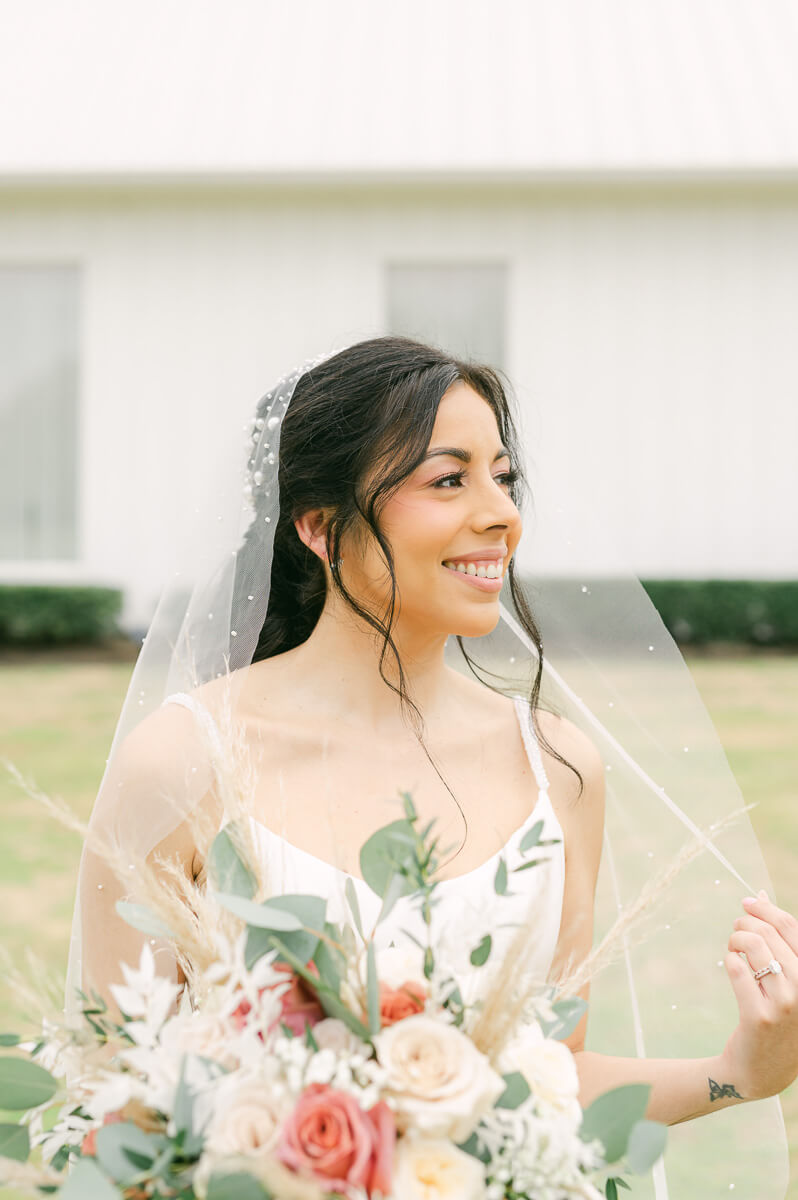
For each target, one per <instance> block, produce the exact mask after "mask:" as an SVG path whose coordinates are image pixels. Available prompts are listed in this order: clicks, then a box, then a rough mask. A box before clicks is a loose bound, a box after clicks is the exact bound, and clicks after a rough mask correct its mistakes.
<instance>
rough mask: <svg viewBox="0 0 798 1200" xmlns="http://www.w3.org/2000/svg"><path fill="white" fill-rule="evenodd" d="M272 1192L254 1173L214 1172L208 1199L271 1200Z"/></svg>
mask: <svg viewBox="0 0 798 1200" xmlns="http://www.w3.org/2000/svg"><path fill="white" fill-rule="evenodd" d="M270 1194H271V1193H269V1192H267V1191H265V1190H264V1188H263V1187H262V1185H261V1184H260V1183H259V1182H258V1180H257V1179H256V1178H255V1176H254V1175H247V1174H245V1173H244V1172H239V1173H236V1174H234V1175H222V1174H214V1175H211V1177H210V1180H209V1182H208V1191H207V1200H269V1197H270Z"/></svg>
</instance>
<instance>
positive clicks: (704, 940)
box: [66, 339, 788, 1200]
mask: <svg viewBox="0 0 798 1200" xmlns="http://www.w3.org/2000/svg"><path fill="white" fill-rule="evenodd" d="M361 345H366V346H367V345H368V343H365V344H361ZM371 345H372V346H373V350H374V354H375V363H377V362H378V361H381V362H382V363H383V364H384V365H383V369H384V370H391V369H394V370H395V368H391V366H390V355H389V354H388V353H387V350H388V349H389V345H388V341H387V340H386V339H373V341H372V343H371ZM415 345H417V346H418V351H417V355H418V360H417V369H419V370H423V369H424V362H425V357H424V356H425V348H424V347H422V346H420V345H419V344H417V343H415ZM378 351H379V353H378ZM346 353H347V350H346V349H344V350H340V351H335V352H333V353H329V354H322V355H320V356H319V357H318V358H315V359H313V360H310V361H307V362H305V363H303V364H302V365H301V366H298V367H296V368H295V369H294V370H293V371H291V372H289V373H288V374H286V375H284V376H283V377H282V378H281V379H279V380H278V381H277V382H276V383H275V384H274V385H273V386H272V387H271V389H270V390H269V391H268V392H267V393H266V394H265V396H264V397H263V398H262V400H261V401H260V403H259V404H258V406H257V412H256V414H255V416H254V419H253V422H252V424H251V425H249V426H247V428H246V429H245V430H243V431H240V430H237V431H236V433H237V435H238V437H237V440H236V442H235V445H233V444H231V445H230V446H229V447H228V448H227V452H225V449H224V448H223V447H217V448H216V456H215V461H214V464H213V465H211V464H208V465H207V468H205V469H207V473H208V489H207V495H208V501H207V505H206V507H205V509H204V511H201V512H197V513H196V514H194V516H195V527H194V530H193V535H190V534H187V536H186V538H185V539H184V541H183V543H182V544H181V546H180V547H176V551H175V563H174V573H173V575H172V577H171V578H170V579H169V580H167V581H166V582H165V586H164V589H163V593H162V596H161V599H160V602H159V604H158V607H157V610H156V612H155V615H154V617H153V620H152V624H151V627H150V629H149V632H148V633H147V636H146V638H145V640H144V643H143V645H142V648H141V652H140V654H139V657H138V661H137V663H136V666H135V669H134V671H133V675H132V678H131V682H130V686H129V688H128V692H127V696H126V698H125V702H124V705H123V708H122V711H121V715H120V718H119V722H118V725H117V729H116V733H115V736H114V740H113V744H112V746H111V750H110V754H109V760H108V765H107V769H106V772H105V775H104V778H103V781H102V785H101V788H100V791H99V794H98V797H97V800H96V803H95V808H94V812H93V815H92V819H91V821H92V826H93V827H94V828H95V829H99V830H101V831H102V833H103V835H104V836H105V837H107V838H111V839H113V840H114V841H115V843H116V844H118V845H119V846H120V847H122V848H124V847H129V848H130V849H131V850H135V852H136V853H138V854H146V853H148V852H149V851H150V850H151V849H152V848H153V847H155V846H156V845H158V844H159V843H161V842H162V841H163V840H164V839H167V838H169V836H170V835H172V834H173V833H174V831H175V829H176V828H177V826H179V824H180V822H181V821H183V820H184V819H185V817H186V816H187V815H188V813H189V812H190V811H191V810H192V808H193V807H194V806H195V805H196V804H198V803H199V801H200V800H201V798H202V797H203V796H204V795H205V794H206V793H207V791H208V788H209V785H210V779H211V774H212V772H213V770H214V764H213V763H212V762H209V759H208V753H207V747H204V746H203V745H202V744H201V740H200V739H199V737H198V739H197V743H196V746H192V745H191V743H190V741H189V742H187V741H186V739H185V737H181V738H180V739H179V744H180V752H179V754H178V753H177V752H176V751H175V752H174V753H172V750H173V747H172V746H170V744H169V743H170V739H169V733H168V725H164V724H163V723H161V728H162V729H163V730H165V732H164V734H163V736H162V738H161V740H160V743H159V744H157V745H156V746H153V744H152V739H150V738H147V737H146V735H145V733H144V732H143V731H145V730H147V729H148V728H152V724H153V715H154V714H155V713H156V711H157V710H159V709H160V706H161V705H162V702H163V700H164V699H165V698H166V697H167V696H169V695H171V694H173V693H176V692H189V693H190V692H192V690H194V689H195V688H197V687H198V686H199V685H202V684H204V683H206V682H207V681H210V680H214V679H222V678H223V679H225V680H226V681H227V688H226V692H225V694H226V696H227V699H228V701H229V703H230V704H231V706H232V708H233V709H234V708H235V699H236V695H237V692H238V690H239V689H240V688H241V687H242V686H243V681H244V679H245V678H246V674H247V668H248V667H249V665H250V664H251V662H252V661H253V655H255V653H256V647H257V644H258V639H259V636H260V633H261V629H262V627H263V623H264V619H265V617H266V612H267V609H268V605H269V594H270V582H271V568H272V556H273V547H274V537H275V531H276V529H277V525H278V520H279V516H280V494H279V476H278V468H279V465H280V434H281V425H282V421H283V419H284V416H285V413H286V411H287V409H288V407H289V405H290V403H291V399H292V396H293V394H294V391H295V389H298V388H304V387H320V388H322V389H323V387H324V379H325V372H326V371H327V370H330V369H332V368H333V367H335V366H336V364H340V359H339V356H340V355H345V354H346ZM437 357H440V355H439V352H438V351H434V352H431V358H430V361H432V360H433V359H435V360H436V361H437ZM508 390H509V389H508ZM175 452H176V454H179V448H178V447H176V450H175ZM179 469H181V470H192V471H195V470H199V469H203V464H197V463H191V464H189V463H187V462H184V463H183V464H182V465H181V466H180V468H179ZM529 482H530V487H531V494H532V498H533V503H532V505H530V506H528V507H527V509H526V511H524V513H523V516H524V534H523V537H522V540H521V543H520V545H519V547H518V550H517V551H516V554H515V579H516V586H517V587H518V589H519V591H520V592H521V593H522V594H523V597H524V599H525V600H526V602H527V604H528V606H529V609H530V610H531V612H532V614H533V616H534V619H535V623H536V625H537V627H538V629H539V630H540V633H541V635H542V641H543V646H544V655H543V660H542V676H541V680H540V703H541V705H542V706H543V707H544V708H549V709H552V710H554V711H556V712H558V713H561V714H563V715H564V716H566V717H567V718H569V719H570V720H571V721H573V722H574V723H575V724H576V725H577V726H579V727H580V728H581V729H582V730H583V731H584V732H585V733H586V734H587V735H588V736H589V737H590V738H591V739H592V740H593V742H594V743H595V745H596V746H597V748H598V750H599V752H600V754H601V758H602V761H603V763H604V766H605V771H606V784H607V788H606V797H607V799H606V827H605V839H604V847H603V852H602V860H601V867H600V872H599V879H598V887H597V895H596V906H595V940H596V941H598V940H599V939H600V938H601V937H602V936H603V934H604V933H605V932H606V931H607V929H608V928H609V927H610V926H611V925H612V923H613V921H614V920H615V918H616V915H617V913H618V911H619V910H620V908H622V907H623V906H624V905H626V904H628V903H629V902H630V901H632V900H633V899H634V898H635V897H636V896H638V895H639V893H640V892H641V889H642V888H643V887H644V885H645V884H646V883H647V881H649V880H650V879H651V878H652V877H653V876H654V875H656V874H657V872H659V871H661V870H663V869H664V868H666V867H667V865H668V864H669V863H671V862H672V861H673V860H674V859H675V858H676V856H677V855H678V854H679V852H680V850H681V849H682V848H683V847H684V845H685V843H687V842H689V841H690V840H691V839H692V838H694V837H695V836H696V835H698V834H700V832H701V831H706V830H710V829H711V828H712V827H713V826H715V825H717V824H718V823H721V822H723V820H724V818H726V817H728V816H729V814H731V813H733V812H735V811H736V810H739V809H741V807H742V806H743V805H744V803H745V801H744V799H743V797H742V796H741V793H740V790H739V787H738V786H737V783H736V781H735V779H734V776H733V774H732V772H731V769H730V767H729V764H728V762H727V760H726V757H725V755H724V752H723V748H722V746H721V744H720V741H719V738H718V735H717V733H716V731H715V729H714V726H713V724H712V721H711V720H710V717H709V715H708V713H707V711H706V709H705V707H704V704H703V703H702V701H701V698H700V696H699V694H698V691H697V689H696V687H695V685H694V683H693V680H692V677H691V675H690V672H689V670H688V668H687V666H686V664H685V662H684V659H683V658H682V655H681V654H680V652H679V650H678V648H677V646H676V644H675V642H674V641H673V639H672V638H671V636H670V635H669V634H668V632H667V630H666V628H665V626H664V624H663V622H662V620H661V619H660V617H659V615H658V613H657V611H656V609H655V607H654V606H653V604H652V603H651V601H650V600H649V598H648V596H647V594H646V592H645V590H644V589H643V587H642V585H641V584H640V582H639V581H638V580H637V579H636V578H635V577H634V576H632V575H630V574H629V573H628V572H627V573H626V574H624V573H622V572H619V571H617V570H616V571H614V572H613V573H612V575H611V576H609V575H602V576H598V575H596V574H595V572H592V573H587V572H586V571H585V569H584V567H583V566H582V564H583V563H584V562H585V561H588V556H586V554H585V549H586V547H587V546H589V545H590V544H591V542H592V543H593V544H595V541H596V539H599V541H601V539H603V538H604V537H605V536H606V535H605V532H604V531H603V530H601V529H599V528H597V525H596V523H595V522H594V520H593V519H592V517H591V514H590V513H589V512H586V511H580V512H573V511H570V507H569V497H568V487H567V482H564V483H563V488H562V495H560V496H554V497H549V498H546V499H545V502H544V501H543V500H542V499H541V498H540V497H538V496H537V495H536V489H535V479H534V478H531V479H530V480H529ZM554 542H557V543H559V545H561V546H563V545H565V546H567V547H568V548H569V558H570V559H571V561H572V563H573V569H572V572H571V573H570V574H569V575H568V576H567V577H563V576H562V575H561V574H559V573H558V574H553V573H547V571H546V569H545V555H544V554H543V552H542V549H541V548H542V547H543V546H544V545H545V544H553V543H554ZM464 641H465V642H466V643H467V645H466V649H467V652H468V655H469V658H470V659H471V660H472V662H473V664H474V665H475V667H476V673H477V677H478V678H481V679H482V680H483V681H484V682H485V683H486V684H489V685H490V686H493V687H497V688H499V689H500V690H501V691H503V692H505V693H507V694H511V693H522V694H525V695H526V696H529V695H530V691H531V687H532V682H533V680H534V678H535V675H536V672H537V671H538V668H539V665H540V663H539V655H538V651H537V647H536V645H535V644H534V641H533V640H532V639H531V638H530V637H529V635H528V633H527V632H526V631H525V629H524V627H523V625H522V623H521V622H520V621H519V618H518V613H517V611H516V609H515V606H514V603H513V597H512V595H511V594H510V590H509V587H508V585H507V582H506V583H505V587H504V589H503V592H502V597H501V617H500V620H499V622H498V624H497V626H496V628H495V630H494V631H493V632H492V633H490V634H489V635H487V636H485V637H482V638H475V639H464ZM446 654H447V660H448V661H449V663H450V665H451V666H453V667H456V668H457V669H459V670H462V671H464V672H467V673H469V675H471V677H472V678H473V677H474V672H473V671H472V670H471V668H470V667H469V665H468V664H467V663H466V661H465V659H464V656H463V654H462V651H461V648H460V646H459V645H458V642H457V640H456V639H455V638H454V637H451V638H450V639H449V643H448V644H447V648H446ZM171 719H172V720H174V721H175V722H183V723H184V725H183V726H181V730H182V729H184V728H185V722H186V721H189V720H190V714H188V713H187V712H186V711H185V710H183V709H181V710H179V711H178V710H177V707H176V706H175V712H174V714H173V717H172V718H171ZM148 721H149V722H150V724H149V726H148V725H147V724H146V722H148ZM174 745H175V746H176V745H177V739H176V740H175V743H174ZM224 753H225V749H224V747H220V748H219V754H222V755H223V754H224ZM216 765H217V766H218V764H216ZM90 857H91V856H90V855H89V854H88V853H87V851H86V850H84V856H83V859H82V862H81V871H80V878H79V884H78V897H77V901H76V908H75V915H74V920H73V933H72V940H71V945H70V959H69V968H68V979H67V996H66V1002H67V1007H68V1009H73V1008H74V1007H75V1004H76V1000H75V992H74V989H75V988H76V987H77V986H80V984H81V981H82V979H83V981H84V983H85V974H87V973H86V972H84V966H85V964H84V958H85V957H86V949H87V943H88V942H91V943H92V947H93V950H94V952H95V953H104V954H111V953H113V954H115V955H117V956H118V957H119V958H122V959H127V960H128V961H137V960H138V949H137V947H140V946H141V944H142V942H143V941H144V939H145V937H146V935H145V934H139V933H137V932H136V931H135V930H133V929H131V928H130V927H129V926H127V925H125V924H124V923H123V922H122V920H121V918H119V917H117V916H116V915H115V914H114V911H113V908H112V906H109V899H110V897H111V896H112V895H113V894H117V893H118V895H119V896H120V897H121V896H122V895H123V891H122V889H121V888H120V886H119V885H118V884H117V883H115V881H114V878H113V876H112V874H111V873H110V872H108V873H107V874H103V872H102V868H101V867H100V866H99V865H98V864H97V863H96V862H95V863H94V865H93V867H89V866H87V861H88V859H89V858H90ZM763 887H764V888H765V889H766V890H767V891H768V894H769V895H770V896H771V898H773V891H772V886H771V883H770V880H769V878H768V874H767V870H766V867H765V863H764V861H763V858H762V854H761V851H760V848H759V845H758V842H757V839H756V836H755V834H754V832H753V829H752V826H751V823H750V820H749V818H748V815H747V814H746V813H744V814H742V815H741V816H738V817H736V818H735V819H734V820H733V821H732V822H731V823H729V824H727V825H725V826H723V827H722V828H721V829H719V830H718V831H717V834H712V835H710V837H709V838H707V839H706V845H705V848H704V850H703V851H702V853H701V854H700V855H698V856H696V857H695V858H694V859H693V860H692V861H691V862H690V863H689V865H687V866H685V867H684V868H683V869H682V870H681V872H680V873H679V874H678V876H677V877H676V879H675V881H674V882H673V884H672V885H670V886H669V888H668V890H667V892H666V893H665V895H664V897H663V899H662V901H661V903H660V904H658V905H657V906H655V909H654V911H653V912H652V914H651V915H650V916H649V918H647V924H646V931H645V937H644V938H643V939H642V940H639V939H636V938H635V937H630V938H629V940H628V943H627V944H626V945H625V946H624V949H623V952H622V953H621V954H620V956H619V957H618V958H617V960H616V961H615V962H614V963H613V964H611V965H609V966H608V967H606V968H605V969H604V970H603V971H602V972H601V973H600V974H599V975H598V976H597V977H596V978H595V979H594V980H593V982H592V985H591V995H590V1007H589V1016H588V1033H587V1048H588V1049H592V1050H595V1051H597V1052H599V1053H604V1054H614V1055H621V1056H642V1057H647V1058H664V1057H677V1058H685V1057H702V1056H706V1055H711V1054H716V1053H719V1052H720V1051H721V1050H722V1049H723V1045H724V1044H725V1041H726V1038H727V1037H728V1035H729V1034H730V1033H731V1031H732V1030H733V1028H734V1027H735V1025H736V1024H737V1019H738V1014H737V1006H736V1001H735V997H734V993H733V991H732V987H731V984H730V982H729V979H728V976H727V974H726V971H725V970H724V967H723V956H724V954H725V951H726V943H727V941H728V937H729V934H730V932H731V928H732V923H733V921H734V918H735V917H736V916H738V915H740V914H741V911H742V910H741V904H740V901H741V899H742V897H743V896H744V895H747V894H756V891H757V890H758V889H759V888H763ZM98 889H100V890H101V891H102V890H105V889H107V894H106V898H105V900H104V905H103V907H102V908H100V906H99V902H98ZM127 894H128V895H129V897H130V898H131V899H135V898H136V893H135V879H134V878H131V884H130V890H129V893H127ZM99 911H102V914H103V916H102V920H101V921H98V919H97V916H96V914H97V912H99ZM160 961H161V964H162V966H161V969H163V970H164V971H167V970H173V969H174V968H173V966H171V967H170V965H169V962H168V956H167V955H162V956H161V958H160ZM787 1178H788V1174H787V1157H786V1140H785V1136H784V1124H783V1120H782V1116H781V1108H780V1104H779V1100H778V1098H771V1099H768V1100H760V1101H755V1102H751V1103H746V1104H740V1105H737V1106H733V1107H729V1108H726V1109H723V1110H720V1111H718V1112H716V1113H714V1114H712V1115H711V1116H709V1117H704V1118H699V1119H697V1120H693V1121H688V1122H684V1123H682V1124H680V1125H678V1126H674V1127H671V1128H670V1129H669V1131H668V1149H667V1151H666V1153H665V1156H664V1159H663V1160H662V1161H661V1162H660V1163H659V1164H658V1165H657V1167H656V1168H655V1171H654V1175H653V1178H651V1179H647V1180H639V1181H638V1180H636V1181H635V1183H634V1187H635V1195H636V1196H639V1197H642V1196H649V1195H650V1196H653V1197H655V1200H667V1198H668V1197H670V1198H671V1200H685V1198H687V1197H689V1198H691V1200H692V1198H693V1197H695V1198H698V1197H701V1200H710V1198H712V1197H718V1198H719V1197H721V1196H724V1197H725V1196H728V1195H729V1194H732V1195H734V1196H735V1197H736V1198H737V1200H743V1197H745V1198H746V1200H777V1198H779V1197H782V1196H783V1195H784V1192H785V1190H786V1186H787Z"/></svg>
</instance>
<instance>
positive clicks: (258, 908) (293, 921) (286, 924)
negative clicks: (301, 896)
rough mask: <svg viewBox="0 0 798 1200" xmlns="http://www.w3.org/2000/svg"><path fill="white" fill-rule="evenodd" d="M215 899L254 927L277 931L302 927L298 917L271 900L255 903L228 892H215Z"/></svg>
mask: <svg viewBox="0 0 798 1200" xmlns="http://www.w3.org/2000/svg"><path fill="white" fill-rule="evenodd" d="M216 899H217V900H218V901H219V903H220V904H221V905H222V907H223V908H226V909H229V911H230V912H231V913H235V915H236V916H237V917H241V920H242V921H246V923H247V925H250V926H253V927H254V928H255V929H273V930H275V932H277V933H291V932H292V931H295V930H297V929H301V928H302V922H301V921H300V919H299V917H297V916H295V915H294V914H293V913H291V912H286V911H285V910H284V909H281V908H279V907H278V906H277V905H276V904H274V903H273V902H272V901H271V900H264V901H263V903H262V904H255V902H254V901H253V900H247V899H245V897H243V896H236V895H232V894H231V893H228V892H217V893H216Z"/></svg>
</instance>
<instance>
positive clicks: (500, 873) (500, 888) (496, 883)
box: [493, 858, 507, 896]
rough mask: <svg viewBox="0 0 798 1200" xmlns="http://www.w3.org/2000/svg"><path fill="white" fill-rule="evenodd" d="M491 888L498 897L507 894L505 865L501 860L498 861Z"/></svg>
mask: <svg viewBox="0 0 798 1200" xmlns="http://www.w3.org/2000/svg"><path fill="white" fill-rule="evenodd" d="M493 887H494V889H495V891H496V893H497V895H499V896H504V895H506V892H507V863H506V862H505V861H504V859H503V858H500V859H499V865H498V867H497V868H496V877H495V878H494V880H493Z"/></svg>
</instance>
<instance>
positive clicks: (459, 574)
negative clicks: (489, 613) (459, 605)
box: [441, 566, 504, 592]
mask: <svg viewBox="0 0 798 1200" xmlns="http://www.w3.org/2000/svg"><path fill="white" fill-rule="evenodd" d="M441 570H442V571H446V573H447V575H452V576H454V578H455V579H462V581H463V582H464V583H468V584H470V585H471V587H475V588H477V589H478V590H479V591H481V592H500V591H501V590H502V583H503V582H504V577H503V576H502V575H500V576H499V577H498V578H497V579H488V578H487V577H485V578H484V579H483V578H482V577H481V576H480V575H468V574H467V573H466V572H465V571H453V570H452V568H451V567H444V566H441Z"/></svg>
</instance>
